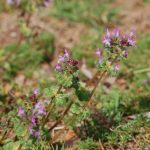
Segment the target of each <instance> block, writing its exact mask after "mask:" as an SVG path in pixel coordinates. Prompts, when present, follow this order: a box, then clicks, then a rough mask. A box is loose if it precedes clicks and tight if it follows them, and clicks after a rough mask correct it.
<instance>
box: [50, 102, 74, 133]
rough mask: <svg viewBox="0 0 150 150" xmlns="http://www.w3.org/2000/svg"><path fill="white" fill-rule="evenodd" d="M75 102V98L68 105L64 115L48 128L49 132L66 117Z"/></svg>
mask: <svg viewBox="0 0 150 150" xmlns="http://www.w3.org/2000/svg"><path fill="white" fill-rule="evenodd" d="M72 104H73V100H72V101H70V103H69V104H68V107H67V108H66V109H65V110H64V112H63V114H62V116H61V117H60V118H59V119H58V120H57V121H56V122H55V123H54V125H53V126H52V127H51V128H50V129H49V130H48V131H49V132H50V131H52V130H53V129H54V128H55V127H56V126H57V125H58V124H59V123H60V122H61V121H62V119H64V117H65V115H66V114H67V113H68V111H69V110H70V108H71V106H72Z"/></svg>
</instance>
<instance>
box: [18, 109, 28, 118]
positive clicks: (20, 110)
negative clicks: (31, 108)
mask: <svg viewBox="0 0 150 150" xmlns="http://www.w3.org/2000/svg"><path fill="white" fill-rule="evenodd" d="M18 116H19V117H25V116H26V113H25V110H24V109H23V108H22V107H19V110H18Z"/></svg>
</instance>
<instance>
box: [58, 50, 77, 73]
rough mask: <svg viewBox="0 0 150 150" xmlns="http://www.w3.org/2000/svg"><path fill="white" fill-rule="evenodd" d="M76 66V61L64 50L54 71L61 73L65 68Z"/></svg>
mask: <svg viewBox="0 0 150 150" xmlns="http://www.w3.org/2000/svg"><path fill="white" fill-rule="evenodd" d="M77 65H78V61H77V60H74V59H73V58H71V57H70V54H69V52H68V50H65V51H64V54H63V55H60V56H59V58H58V61H57V64H56V66H55V70H56V71H59V72H61V71H63V69H64V68H66V67H67V66H70V67H75V66H77Z"/></svg>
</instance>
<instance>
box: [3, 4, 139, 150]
mask: <svg viewBox="0 0 150 150" xmlns="http://www.w3.org/2000/svg"><path fill="white" fill-rule="evenodd" d="M10 2H11V1H10ZM25 2H26V1H25ZM11 3H12V4H15V5H19V4H20V3H17V2H16V1H12V2H11ZM102 43H103V45H104V50H102V49H100V48H98V49H97V51H96V55H97V62H96V63H95V66H96V68H97V72H96V74H95V76H94V78H95V79H96V83H95V84H94V85H93V87H92V89H90V88H89V87H88V86H87V85H86V84H85V83H84V82H83V81H82V80H81V79H80V70H79V64H80V61H79V60H76V59H74V58H72V56H71V54H70V52H69V51H68V50H65V51H64V53H63V54H61V55H60V56H59V57H58V61H57V64H56V66H55V69H54V70H55V76H56V79H57V84H55V85H52V86H50V87H47V88H45V89H34V90H33V92H32V93H31V94H29V96H27V97H26V98H25V99H24V100H23V101H22V100H20V102H19V108H18V110H17V111H16V113H14V112H13V113H10V114H9V116H10V117H11V123H12V125H13V131H14V132H15V135H16V137H15V139H16V140H15V143H16V145H17V146H18V147H20V148H21V147H22V148H24V149H29V148H30V147H31V146H32V144H34V145H37V146H38V144H39V142H40V141H45V142H46V143H47V144H51V143H53V136H52V134H51V133H52V131H53V129H54V128H55V127H57V126H58V125H60V124H65V125H67V126H70V127H72V128H73V129H75V128H77V127H79V126H81V125H82V123H83V122H84V121H85V120H89V119H90V116H91V114H92V113H93V107H92V101H93V98H94V94H95V92H96V89H97V87H98V85H99V83H100V82H101V81H102V79H103V78H104V77H105V76H106V75H110V76H116V75H117V73H118V72H119V69H120V62H121V61H123V60H126V59H127V57H128V51H129V48H130V47H133V48H135V47H136V45H135V33H134V32H131V33H130V34H129V35H127V34H125V33H122V32H121V31H120V30H118V29H114V30H110V31H109V30H108V29H107V31H106V34H105V35H104V37H103V40H102ZM116 99H117V100H116V101H118V97H117V98H116ZM116 105H117V106H112V107H115V108H116V109H117V107H118V104H116ZM107 109H108V110H109V108H107ZM115 113H116V112H110V111H108V117H109V115H111V116H113V115H115ZM12 116H13V117H12ZM7 142H8V141H7ZM11 142H12V141H9V142H8V144H6V146H9V144H10V145H11ZM86 142H87V143H91V141H90V139H89V140H87V141H86ZM1 143H3V139H1ZM85 145H86V146H87V145H88V144H85ZM80 146H81V147H82V146H83V145H80ZM90 146H92V147H93V148H92V149H94V148H95V144H94V143H93V145H90Z"/></svg>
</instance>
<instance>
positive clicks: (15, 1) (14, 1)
mask: <svg viewBox="0 0 150 150" xmlns="http://www.w3.org/2000/svg"><path fill="white" fill-rule="evenodd" d="M6 2H7V4H8V5H15V6H19V5H20V4H21V2H22V0H6ZM28 2H30V1H28V0H27V4H34V5H35V4H37V6H39V4H40V5H41V6H44V7H48V6H49V4H50V2H51V0H41V1H36V0H35V1H33V2H34V3H32V1H31V2H30V3H28ZM24 4H26V3H24Z"/></svg>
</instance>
